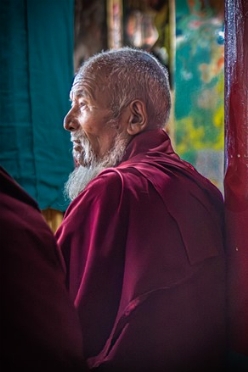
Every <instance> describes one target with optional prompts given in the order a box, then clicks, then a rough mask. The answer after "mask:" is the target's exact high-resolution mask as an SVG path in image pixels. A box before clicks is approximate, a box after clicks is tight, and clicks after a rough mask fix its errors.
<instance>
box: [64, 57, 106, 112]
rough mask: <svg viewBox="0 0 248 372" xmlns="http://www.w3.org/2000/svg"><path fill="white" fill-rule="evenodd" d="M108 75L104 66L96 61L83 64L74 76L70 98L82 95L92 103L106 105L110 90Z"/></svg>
mask: <svg viewBox="0 0 248 372" xmlns="http://www.w3.org/2000/svg"><path fill="white" fill-rule="evenodd" d="M107 77H108V75H107V74H106V71H105V68H104V67H103V66H102V68H100V66H98V65H97V64H96V63H95V64H92V65H90V66H83V67H81V69H80V70H79V72H78V73H77V75H76V76H75V78H74V81H73V84H72V88H71V91H70V98H71V100H73V99H75V98H76V97H83V98H86V99H88V100H90V101H91V102H92V103H95V104H96V103H97V104H99V105H101V106H105V107H108V106H109V103H110V91H109V88H108V81H107Z"/></svg>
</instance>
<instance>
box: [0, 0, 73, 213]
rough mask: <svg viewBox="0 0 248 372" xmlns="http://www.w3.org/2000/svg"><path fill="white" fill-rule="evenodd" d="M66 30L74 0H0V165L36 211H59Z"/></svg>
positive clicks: (69, 37)
mask: <svg viewBox="0 0 248 372" xmlns="http://www.w3.org/2000/svg"><path fill="white" fill-rule="evenodd" d="M73 35H74V0H1V1H0V68H1V70H0V163H1V165H2V166H3V167H4V168H5V169H6V170H7V171H8V172H9V173H10V174H11V175H12V176H13V177H14V178H15V179H16V181H18V182H19V183H20V184H21V186H22V187H23V188H24V189H25V190H26V191H27V192H28V193H29V194H30V195H31V196H32V197H33V198H34V199H35V200H36V201H37V202H38V204H39V207H40V209H47V208H52V209H56V210H59V211H62V212H63V211H64V210H65V209H66V207H67V203H68V202H67V201H66V200H65V198H64V195H63V188H64V183H65V181H66V180H67V178H68V175H69V173H70V172H71V171H72V170H73V160H72V155H71V143H70V136H69V133H67V132H66V131H65V130H64V129H63V118H64V115H65V114H66V112H67V110H68V109H69V106H70V103H69V90H70V86H71V83H72V79H73V75H74V72H73V43H74V39H73V38H74V36H73Z"/></svg>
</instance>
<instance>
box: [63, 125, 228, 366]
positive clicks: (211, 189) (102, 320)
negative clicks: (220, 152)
mask: <svg viewBox="0 0 248 372" xmlns="http://www.w3.org/2000/svg"><path fill="white" fill-rule="evenodd" d="M223 218H224V217H223V198H222V195H221V193H220V191H219V190H218V189H217V188H216V187H215V186H214V185H212V184H211V183H210V182H209V181H208V180H206V179H205V178H204V177H203V176H201V175H200V174H199V173H198V172H197V171H196V170H195V169H194V168H193V167H192V166H191V165H189V164H188V163H186V162H184V161H182V160H180V159H179V157H178V156H177V155H176V154H175V153H174V151H173V149H172V147H171V144H170V140H169V138H168V136H167V134H166V133H165V132H164V131H163V130H157V131H151V132H145V133H142V134H139V135H138V136H136V137H135V138H134V139H133V140H132V141H131V143H130V144H129V146H128V148H127V152H126V155H125V157H124V159H123V161H122V162H121V163H120V164H119V165H118V166H117V167H115V168H109V169H107V170H105V171H103V172H101V173H100V174H99V175H98V176H97V177H96V178H95V179H94V180H92V181H91V182H90V183H89V184H88V185H87V187H86V188H85V189H84V191H82V192H81V193H80V194H79V195H78V197H77V198H76V199H75V200H74V201H73V202H72V203H71V205H70V206H69V208H68V210H67V211H66V214H65V218H64V221H63V223H62V225H61V226H60V228H59V229H58V231H57V232H56V237H57V240H58V243H59V246H60V250H61V253H62V255H63V257H64V261H65V265H66V268H67V284H68V289H69V292H70V295H71V298H72V299H73V301H74V303H75V306H76V308H77V309H78V313H79V317H80V321H81V328H82V332H83V337H84V342H85V347H86V356H87V357H88V363H89V365H90V367H91V368H97V369H99V371H115V372H120V371H128V372H129V371H130V372H132V371H135V372H138V371H142V372H144V371H153V372H156V371H170V372H173V371H183V372H187V371H197V372H199V371H201V372H203V371H210V370H221V368H222V367H223V362H224V359H225V351H226V303H225V302H226V278H225V277H226V264H225V252H224V229H223V226H224V223H223V221H224V220H223ZM214 368H217V369H214ZM218 368H219V369H218Z"/></svg>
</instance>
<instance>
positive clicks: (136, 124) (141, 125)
mask: <svg viewBox="0 0 248 372" xmlns="http://www.w3.org/2000/svg"><path fill="white" fill-rule="evenodd" d="M129 110H130V113H129V115H130V116H129V122H128V126H127V132H128V134H130V135H131V136H134V135H135V134H138V133H139V132H142V131H143V130H144V129H145V128H146V127H147V124H148V122H147V121H148V119H147V111H146V106H145V104H144V102H142V101H139V100H135V101H132V102H131V103H130V105H129Z"/></svg>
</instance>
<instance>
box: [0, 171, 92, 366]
mask: <svg viewBox="0 0 248 372" xmlns="http://www.w3.org/2000/svg"><path fill="white" fill-rule="evenodd" d="M0 247H1V248H0V250H1V261H0V313H1V332H0V337H1V352H0V354H1V358H0V359H1V371H9V372H17V371H25V372H46V371H47V372H50V371H53V372H84V371H87V370H88V369H87V368H86V365H85V361H84V359H83V344H82V334H81V332H80V327H79V319H78V316H77V313H76V311H75V309H74V307H73V303H72V301H71V300H70V298H69V296H68V293H67V290H66V286H65V273H64V272H63V269H62V265H61V262H60V259H59V257H58V251H57V247H56V241H55V239H54V236H53V234H52V232H51V230H50V228H49V227H48V226H47V224H46V222H45V221H44V219H43V217H42V215H41V213H40V211H39V209H38V206H37V204H36V202H35V201H34V200H33V199H32V198H31V197H30V196H29V195H28V194H27V193H26V192H25V191H24V190H23V189H22V188H21V187H20V186H19V185H18V184H17V183H16V182H15V181H14V180H13V179H12V178H11V177H10V176H9V175H8V174H7V173H6V172H5V171H4V169H3V168H2V167H0Z"/></svg>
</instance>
